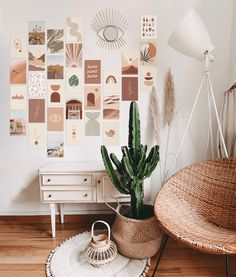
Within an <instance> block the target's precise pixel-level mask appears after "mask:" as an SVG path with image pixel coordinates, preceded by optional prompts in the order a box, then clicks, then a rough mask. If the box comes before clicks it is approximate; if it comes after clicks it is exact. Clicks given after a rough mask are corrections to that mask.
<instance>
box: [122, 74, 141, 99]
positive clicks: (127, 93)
mask: <svg viewBox="0 0 236 277" xmlns="http://www.w3.org/2000/svg"><path fill="white" fill-rule="evenodd" d="M122 100H123V101H137V100H138V77H122Z"/></svg>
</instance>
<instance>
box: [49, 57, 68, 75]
mask: <svg viewBox="0 0 236 277" xmlns="http://www.w3.org/2000/svg"><path fill="white" fill-rule="evenodd" d="M47 64H48V66H47V77H48V79H63V78H64V58H63V56H48V57H47Z"/></svg>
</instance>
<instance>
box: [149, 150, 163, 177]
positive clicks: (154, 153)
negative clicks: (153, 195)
mask: <svg viewBox="0 0 236 277" xmlns="http://www.w3.org/2000/svg"><path fill="white" fill-rule="evenodd" d="M148 158H149V160H148V159H147V160H148V161H147V165H148V168H147V169H146V171H145V177H146V178H147V177H150V175H151V174H152V172H153V170H154V169H155V168H156V166H157V164H158V162H159V158H160V157H159V146H158V145H156V146H154V147H153V148H152V149H151V151H150V153H149V155H148Z"/></svg>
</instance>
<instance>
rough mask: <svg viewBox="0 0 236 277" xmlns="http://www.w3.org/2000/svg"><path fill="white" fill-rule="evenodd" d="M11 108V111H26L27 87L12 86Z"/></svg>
mask: <svg viewBox="0 0 236 277" xmlns="http://www.w3.org/2000/svg"><path fill="white" fill-rule="evenodd" d="M10 108H11V110H26V86H25V85H14V86H10Z"/></svg>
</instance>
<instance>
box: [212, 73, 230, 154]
mask: <svg viewBox="0 0 236 277" xmlns="http://www.w3.org/2000/svg"><path fill="white" fill-rule="evenodd" d="M207 80H208V83H209V87H210V92H211V98H212V102H213V107H214V110H215V114H216V119H217V124H218V128H219V132H220V138H221V141H222V144H223V149H224V152H225V156H226V158H228V157H229V155H228V151H227V148H226V145H225V139H224V135H223V131H222V128H221V124H220V118H219V114H218V111H217V106H216V100H215V96H214V92H213V88H212V83H211V78H210V73H209V72H208V74H207Z"/></svg>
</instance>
